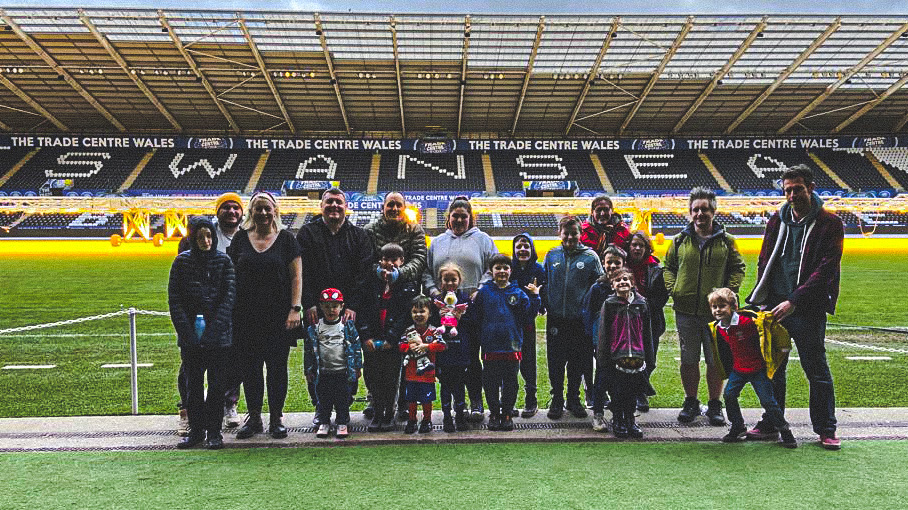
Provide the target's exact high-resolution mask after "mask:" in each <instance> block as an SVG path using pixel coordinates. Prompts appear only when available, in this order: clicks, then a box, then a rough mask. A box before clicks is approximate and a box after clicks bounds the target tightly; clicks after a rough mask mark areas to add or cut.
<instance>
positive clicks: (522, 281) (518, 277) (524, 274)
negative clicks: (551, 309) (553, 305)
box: [511, 232, 548, 314]
mask: <svg viewBox="0 0 908 510" xmlns="http://www.w3.org/2000/svg"><path fill="white" fill-rule="evenodd" d="M520 239H526V240H527V241H529V243H530V260H529V262H528V263H527V264H526V265H525V266H524V267H521V266H520V263H519V262H518V261H517V250H516V248H515V247H516V246H517V241H518V240H520ZM511 253H512V254H513V257H511V281H512V282H517V285H518V286H520V288H521V289H523V288H525V287H526V286H527V285H529V284H531V283H533V280H536V286H537V287H542V288H543V290H544V289H545V284H546V283H547V281H548V280H547V279H546V277H545V268H544V267H542V264H540V263H539V262H537V261H538V260H539V257H538V256H537V255H536V243H535V241H533V238H532V237H530V234H528V233H526V232H524V233H522V234H519V235H516V236H514V239H513V240H512V241H511ZM544 301H545V300H543V304H542V305H540V306H539V313H540V314H543V313H545V303H544Z"/></svg>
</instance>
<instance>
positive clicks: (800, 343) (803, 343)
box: [764, 310, 836, 435]
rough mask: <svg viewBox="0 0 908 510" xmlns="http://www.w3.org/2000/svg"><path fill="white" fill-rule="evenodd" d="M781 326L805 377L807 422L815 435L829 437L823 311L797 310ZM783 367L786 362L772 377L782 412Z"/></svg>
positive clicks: (830, 402) (831, 417)
mask: <svg viewBox="0 0 908 510" xmlns="http://www.w3.org/2000/svg"><path fill="white" fill-rule="evenodd" d="M782 325H783V326H785V329H787V330H788V333H789V334H790V335H791V338H792V339H793V340H794V343H795V346H797V348H798V356H800V357H801V368H802V369H804V375H805V376H807V382H808V384H809V388H810V423H811V424H812V425H813V431H814V432H815V433H816V434H821V435H823V434H825V435H833V434H835V430H836V418H835V390H834V388H833V385H832V373H831V372H830V371H829V363H828V362H827V361H826V312H825V311H823V310H797V311H796V312H795V313H794V314H793V315H791V316H789V317H786V318H785V320H783V321H782ZM787 365H788V361H787V360H786V361H785V363H783V364H782V365H781V366H780V367H779V368H778V369H777V370H776V373H775V374H774V375H773V378H772V386H773V393H774V394H775V397H776V402H778V403H779V407H780V408H781V409H782V412H785V390H786V384H785V383H786V382H785V373H786V369H787ZM764 418H766V416H765V415H764Z"/></svg>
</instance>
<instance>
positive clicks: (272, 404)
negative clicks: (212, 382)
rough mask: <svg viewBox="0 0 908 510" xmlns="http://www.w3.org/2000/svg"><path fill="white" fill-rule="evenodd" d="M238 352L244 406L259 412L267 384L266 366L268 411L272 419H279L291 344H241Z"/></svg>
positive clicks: (251, 411)
mask: <svg viewBox="0 0 908 510" xmlns="http://www.w3.org/2000/svg"><path fill="white" fill-rule="evenodd" d="M237 351H238V352H237V354H238V356H239V361H240V365H241V366H242V370H243V385H244V386H245V388H246V408H247V409H248V411H249V413H251V414H256V413H261V412H262V403H263V401H264V396H265V386H266V379H265V376H264V375H263V373H262V369H263V368H267V369H268V378H267V387H268V411H269V412H270V413H271V417H272V418H279V417H280V416H281V415H282V414H283V412H284V401H285V400H287V359H288V358H289V357H290V346H289V345H267V346H253V345H248V344H241V345H239V346H238V349H237Z"/></svg>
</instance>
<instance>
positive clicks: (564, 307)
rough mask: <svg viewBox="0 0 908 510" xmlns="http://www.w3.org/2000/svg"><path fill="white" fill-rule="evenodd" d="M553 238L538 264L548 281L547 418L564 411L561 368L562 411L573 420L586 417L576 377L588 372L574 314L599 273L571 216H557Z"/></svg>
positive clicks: (587, 345) (585, 339)
mask: <svg viewBox="0 0 908 510" xmlns="http://www.w3.org/2000/svg"><path fill="white" fill-rule="evenodd" d="M558 234H559V236H560V237H561V245H560V246H556V247H555V248H553V249H551V250H550V251H549V252H548V253H547V254H546V255H545V262H544V263H543V267H544V269H545V274H546V276H547V277H548V285H546V288H545V289H544V291H543V294H544V297H545V308H546V311H547V312H548V321H547V325H546V357H547V358H548V365H549V381H550V382H551V385H552V403H551V404H550V405H549V412H548V414H547V416H548V417H549V419H552V420H557V419H559V418H561V416H562V414H563V413H564V372H565V366H566V367H567V378H568V388H567V404H568V406H567V407H568V410H569V411H570V412H571V413H572V414H573V415H574V416H576V417H577V418H583V417H585V416H587V413H586V409H584V407H583V404H581V403H580V378H581V376H582V374H583V373H584V372H585V371H587V372H591V371H592V370H591V367H592V364H593V342H592V339H591V338H590V337H589V335H587V334H586V331H585V330H584V327H583V320H582V317H581V312H580V310H581V309H582V306H583V296H584V294H586V291H587V290H588V289H589V288H590V287H591V286H592V285H593V283H595V282H596V279H597V278H599V276H601V275H602V273H603V270H602V263H601V262H600V261H599V257H598V256H597V255H596V252H594V251H593V250H591V249H590V248H588V247H586V246H583V245H581V244H580V240H579V239H580V220H579V219H577V217H576V216H565V217H564V218H561V221H560V222H558ZM588 368H590V369H589V370H588Z"/></svg>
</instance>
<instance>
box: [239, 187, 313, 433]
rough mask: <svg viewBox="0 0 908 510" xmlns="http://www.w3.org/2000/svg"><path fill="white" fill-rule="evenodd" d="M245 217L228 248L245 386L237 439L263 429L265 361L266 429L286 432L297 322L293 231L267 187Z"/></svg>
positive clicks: (298, 267)
mask: <svg viewBox="0 0 908 510" xmlns="http://www.w3.org/2000/svg"><path fill="white" fill-rule="evenodd" d="M247 209H248V211H249V216H247V218H246V220H245V221H244V222H243V225H242V229H241V230H240V231H238V232H237V233H236V235H235V236H234V238H233V242H232V243H231V244H230V248H229V249H228V251H227V253H228V254H229V255H230V257H231V258H232V259H233V262H234V265H235V266H236V279H237V303H236V310H235V312H234V332H235V338H236V344H237V345H236V350H237V355H238V357H239V358H238V361H239V364H240V367H241V369H242V373H243V385H244V386H245V391H246V408H247V410H248V412H249V415H248V416H247V418H246V423H245V424H244V425H243V426H242V427H241V428H240V429H239V430H238V431H237V435H236V437H237V439H246V438H248V437H252V436H253V435H254V434H256V433H258V432H262V431H263V425H262V414H261V413H262V400H263V396H264V391H265V378H264V377H263V376H262V368H263V365H264V366H265V367H267V370H268V379H267V385H268V409H269V414H270V427H269V428H268V432H269V433H270V434H271V436H272V437H274V438H275V439H280V438H284V437H287V428H286V427H284V425H283V423H282V422H281V417H282V413H283V409H284V400H285V399H286V397H287V359H288V357H289V355H290V347H291V345H296V339H295V338H294V336H293V335H292V334H290V330H295V329H296V328H298V327H299V326H300V322H301V316H300V314H301V312H302V305H301V304H300V298H301V295H302V262H301V259H300V249H299V246H298V245H297V243H296V239H294V237H293V235H292V234H290V232H288V231H287V230H284V229H283V227H282V226H281V219H280V218H281V216H280V211H279V209H278V205H277V201H275V199H274V197H273V196H272V195H271V194H270V193H267V192H260V193H256V194H255V195H253V196H252V198H251V199H250V200H249V207H248V208H247Z"/></svg>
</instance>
